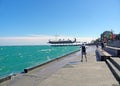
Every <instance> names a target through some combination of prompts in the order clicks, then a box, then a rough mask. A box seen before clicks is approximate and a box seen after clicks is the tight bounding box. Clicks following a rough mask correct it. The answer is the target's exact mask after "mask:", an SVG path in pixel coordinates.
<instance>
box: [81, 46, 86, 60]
mask: <svg viewBox="0 0 120 86" xmlns="http://www.w3.org/2000/svg"><path fill="white" fill-rule="evenodd" d="M81 55H82V56H81V62H83V56H85V59H86V62H87V56H86V47H85V44H82V46H81Z"/></svg>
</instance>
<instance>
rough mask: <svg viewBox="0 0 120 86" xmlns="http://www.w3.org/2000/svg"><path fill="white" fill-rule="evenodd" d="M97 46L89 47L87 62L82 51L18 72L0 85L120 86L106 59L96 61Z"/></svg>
mask: <svg viewBox="0 0 120 86" xmlns="http://www.w3.org/2000/svg"><path fill="white" fill-rule="evenodd" d="M95 50H96V47H95V46H90V47H88V48H87V58H88V60H87V62H86V61H85V59H84V60H83V62H81V61H80V56H81V55H80V51H79V52H76V53H74V54H71V55H68V56H66V57H65V58H62V59H61V60H58V61H55V62H51V63H49V64H47V65H44V66H42V67H39V68H37V69H34V70H32V71H31V72H28V73H25V74H18V75H16V76H14V77H12V78H11V80H9V81H7V82H4V83H1V84H0V86H119V83H118V82H117V80H116V79H115V78H114V76H113V74H112V73H111V71H110V70H109V68H108V66H107V65H106V63H105V62H104V61H99V62H97V61H96V54H95Z"/></svg>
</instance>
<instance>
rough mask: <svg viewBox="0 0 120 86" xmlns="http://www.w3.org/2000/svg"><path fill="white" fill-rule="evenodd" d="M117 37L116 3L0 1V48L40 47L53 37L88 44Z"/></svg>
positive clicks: (119, 14)
mask: <svg viewBox="0 0 120 86" xmlns="http://www.w3.org/2000/svg"><path fill="white" fill-rule="evenodd" d="M106 30H108V31H110V30H112V31H113V32H114V33H116V34H118V33H120V0H0V45H27V44H28V45H29V44H30V45H31V44H42V43H45V42H47V41H48V39H53V38H55V36H56V35H57V36H59V37H63V38H78V39H79V41H91V40H94V39H96V38H99V37H100V34H101V33H102V32H104V31H106Z"/></svg>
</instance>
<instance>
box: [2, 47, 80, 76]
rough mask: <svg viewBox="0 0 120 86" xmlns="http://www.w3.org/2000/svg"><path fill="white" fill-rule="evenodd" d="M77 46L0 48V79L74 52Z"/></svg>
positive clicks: (77, 48)
mask: <svg viewBox="0 0 120 86" xmlns="http://www.w3.org/2000/svg"><path fill="white" fill-rule="evenodd" d="M79 49H80V47H79V46H56V47H55V46H48V45H39V46H38V45H37V46H0V78H2V77H6V76H9V75H12V74H17V73H21V72H23V70H24V69H25V68H29V67H33V66H36V65H40V64H43V63H45V62H48V61H50V60H53V59H55V58H59V57H61V56H64V55H66V54H69V53H71V52H74V51H76V50H79Z"/></svg>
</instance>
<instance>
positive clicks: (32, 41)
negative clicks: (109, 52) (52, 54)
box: [0, 35, 93, 46]
mask: <svg viewBox="0 0 120 86" xmlns="http://www.w3.org/2000/svg"><path fill="white" fill-rule="evenodd" d="M55 39H71V40H73V39H74V37H68V36H57V37H55V36H48V35H30V36H25V37H0V45H1V46H2V45H3V46H4V45H41V44H47V42H48V41H49V40H55ZM91 40H93V38H92V37H77V41H81V42H90V41H91Z"/></svg>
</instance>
